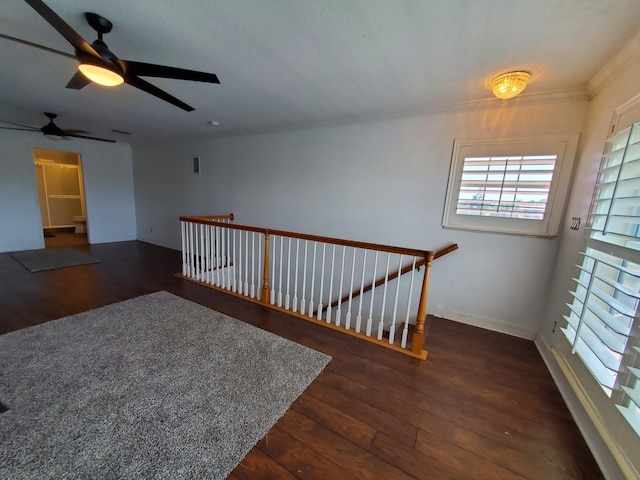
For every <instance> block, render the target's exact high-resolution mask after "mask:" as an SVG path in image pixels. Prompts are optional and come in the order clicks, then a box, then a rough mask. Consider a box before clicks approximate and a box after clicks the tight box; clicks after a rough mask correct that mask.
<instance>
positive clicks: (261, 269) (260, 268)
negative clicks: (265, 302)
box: [256, 234, 264, 300]
mask: <svg viewBox="0 0 640 480" xmlns="http://www.w3.org/2000/svg"><path fill="white" fill-rule="evenodd" d="M262 236H263V234H261V235H258V287H257V292H256V298H257V299H258V300H260V298H261V297H262V282H263V278H262V275H263V273H264V265H263V264H262V249H263V247H262V242H263V240H262Z"/></svg>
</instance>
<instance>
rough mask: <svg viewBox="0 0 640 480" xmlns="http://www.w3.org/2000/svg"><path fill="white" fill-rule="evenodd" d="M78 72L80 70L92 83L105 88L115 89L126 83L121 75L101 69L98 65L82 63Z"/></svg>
mask: <svg viewBox="0 0 640 480" xmlns="http://www.w3.org/2000/svg"><path fill="white" fill-rule="evenodd" d="M78 70H80V72H81V73H82V74H83V75H84V76H85V77H87V78H88V79H89V80H91V81H92V82H94V83H97V84H98V85H103V86H105V87H115V86H116V85H120V84H121V83H122V82H124V78H122V76H121V75H119V74H117V73H116V72H114V71H113V70H109V69H107V68H104V67H99V66H98V65H91V64H90V63H81V64H80V65H78Z"/></svg>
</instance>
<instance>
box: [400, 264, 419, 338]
mask: <svg viewBox="0 0 640 480" xmlns="http://www.w3.org/2000/svg"><path fill="white" fill-rule="evenodd" d="M415 272H416V257H413V265H412V266H411V283H409V299H408V300H407V316H406V318H405V319H404V328H403V329H402V341H401V343H400V346H401V347H402V348H406V347H407V333H409V312H410V310H411V293H412V292H413V278H414V276H415Z"/></svg>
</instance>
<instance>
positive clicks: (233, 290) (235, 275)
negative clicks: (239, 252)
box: [231, 230, 238, 293]
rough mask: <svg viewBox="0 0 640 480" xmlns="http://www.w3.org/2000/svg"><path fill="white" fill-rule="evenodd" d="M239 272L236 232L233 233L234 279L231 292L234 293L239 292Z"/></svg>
mask: <svg viewBox="0 0 640 480" xmlns="http://www.w3.org/2000/svg"><path fill="white" fill-rule="evenodd" d="M237 271H238V264H237V263H236V231H235V230H234V231H233V279H232V280H231V281H232V284H231V291H232V292H234V293H235V292H237V291H238V284H237V280H236V277H237V274H236V272H237Z"/></svg>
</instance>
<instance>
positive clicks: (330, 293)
mask: <svg viewBox="0 0 640 480" xmlns="http://www.w3.org/2000/svg"><path fill="white" fill-rule="evenodd" d="M335 259H336V245H335V244H333V248H332V250H331V276H330V277H329V300H328V301H327V318H326V320H327V323H331V304H332V303H333V300H332V299H333V264H334V261H335Z"/></svg>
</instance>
